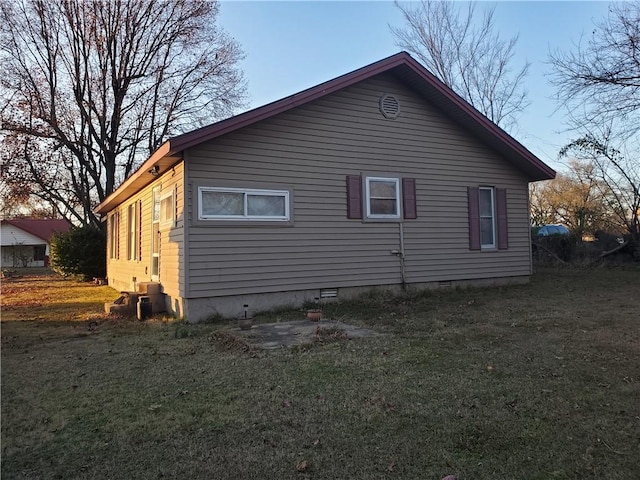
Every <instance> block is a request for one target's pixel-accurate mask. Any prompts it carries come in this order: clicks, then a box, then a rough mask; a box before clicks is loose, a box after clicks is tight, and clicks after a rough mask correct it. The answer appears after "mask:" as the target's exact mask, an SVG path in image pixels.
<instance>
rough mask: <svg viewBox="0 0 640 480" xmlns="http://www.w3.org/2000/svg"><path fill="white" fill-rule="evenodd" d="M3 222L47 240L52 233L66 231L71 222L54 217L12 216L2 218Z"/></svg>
mask: <svg viewBox="0 0 640 480" xmlns="http://www.w3.org/2000/svg"><path fill="white" fill-rule="evenodd" d="M2 223H3V224H9V225H13V226H14V227H18V228H19V229H20V230H24V231H25V232H27V233H30V234H31V235H34V236H36V237H38V238H41V239H42V240H44V241H46V242H48V241H49V239H51V236H52V235H53V234H54V233H59V232H66V231H68V230H69V229H70V228H71V224H70V223H69V222H68V221H67V220H61V219H56V218H46V219H39V218H13V219H9V220H2Z"/></svg>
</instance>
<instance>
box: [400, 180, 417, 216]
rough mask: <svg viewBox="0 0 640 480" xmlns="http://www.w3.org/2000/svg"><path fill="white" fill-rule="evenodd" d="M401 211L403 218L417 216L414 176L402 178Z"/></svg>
mask: <svg viewBox="0 0 640 480" xmlns="http://www.w3.org/2000/svg"><path fill="white" fill-rule="evenodd" d="M402 211H403V213H404V218H405V219H409V220H411V219H414V218H418V209H417V207H416V180H415V178H403V179H402Z"/></svg>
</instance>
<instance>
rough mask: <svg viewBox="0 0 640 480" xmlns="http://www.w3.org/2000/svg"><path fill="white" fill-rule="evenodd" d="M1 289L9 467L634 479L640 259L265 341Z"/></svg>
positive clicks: (329, 313)
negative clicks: (300, 341)
mask: <svg viewBox="0 0 640 480" xmlns="http://www.w3.org/2000/svg"><path fill="white" fill-rule="evenodd" d="M55 285H56V284H55V283H53V284H52V288H53V287H55ZM2 288H3V323H2V385H3V387H2V389H3V390H2V472H1V473H2V476H3V478H18V479H21V478H25V479H26V478H65V479H66V478H142V479H147V478H148V479H152V478H153V479H157V478H220V479H223V478H238V479H246V478H278V479H287V478H295V479H302V478H323V479H324V478H327V479H328V478H353V479H359V478H362V479H365V478H366V479H370V478H424V479H440V478H442V477H444V476H445V475H447V474H456V475H457V477H458V479H460V480H481V479H492V480H493V479H633V478H640V463H639V462H638V458H640V435H639V433H638V432H639V431H640V401H639V399H640V373H639V372H640V328H639V320H640V319H639V317H640V315H639V312H640V295H639V292H640V270H638V269H637V268H636V269H599V270H572V269H563V270H544V271H541V272H539V273H537V274H536V275H534V277H533V279H532V283H531V284H530V285H526V286H513V287H503V288H496V289H471V290H461V291H459V290H450V291H440V292H427V293H424V294H420V293H416V292H409V293H407V294H406V295H404V296H402V297H395V298H394V297H390V296H387V295H384V294H382V293H380V292H378V293H374V294H372V295H370V296H368V297H365V298H363V299H362V300H360V301H359V302H349V303H343V304H339V305H335V306H330V307H326V308H325V311H324V315H325V317H330V318H334V319H338V320H341V321H343V322H347V323H352V324H357V325H360V326H365V327H369V328H373V329H375V330H376V331H378V332H379V333H381V335H376V336H373V337H367V338H363V339H358V340H343V339H340V338H333V337H336V336H335V335H332V334H331V332H325V333H327V336H328V337H330V340H331V341H327V342H314V343H313V344H312V345H309V346H308V347H303V348H295V349H281V350H269V351H257V352H256V351H253V350H252V351H247V350H246V349H242V348H239V347H238V346H237V345H234V343H233V342H232V341H228V335H221V334H220V332H221V329H223V328H225V327H226V326H228V324H224V323H217V324H204V325H185V324H183V323H180V322H175V323H171V322H165V321H160V320H154V321H150V322H146V323H141V322H135V321H124V320H120V321H111V320H99V321H92V322H88V321H77V319H81V318H82V316H83V315H85V314H86V312H88V311H85V313H83V314H82V315H79V316H75V317H74V318H75V319H76V321H69V322H61V321H60V316H59V315H62V316H64V315H66V314H68V312H69V310H67V306H68V304H73V303H74V302H72V301H71V299H68V301H66V302H59V304H58V305H55V304H52V305H50V306H49V309H50V315H51V318H55V319H56V320H57V321H55V322H47V321H43V320H38V321H25V320H26V318H27V317H28V314H27V313H26V312H25V311H23V310H21V307H20V306H13V294H9V293H7V290H5V288H7V283H3V286H2ZM61 288H62V287H61ZM69 288H70V289H71V290H72V289H73V288H77V289H78V292H80V295H83V296H84V295H88V294H89V292H88V290H84V288H86V287H84V286H82V285H77V287H72V286H70V287H69ZM99 288H101V287H91V289H94V290H93V291H97V289H99ZM54 297H55V295H54ZM16 298H18V297H16ZM100 301H102V300H100ZM58 308H60V312H62V313H56V312H58ZM100 308H101V304H99V302H98V301H96V303H95V311H96V312H98V311H99V310H100ZM7 311H9V312H11V315H8V314H5V313H6V312H7ZM43 315H44V314H43ZM303 315H304V313H303V312H302V311H295V310H294V311H279V312H274V313H269V314H265V315H264V316H263V317H262V318H260V319H259V321H276V320H286V319H289V318H295V319H301V318H303ZM10 318H15V319H16V320H18V319H19V320H21V321H12V320H10ZM221 339H226V340H227V341H221Z"/></svg>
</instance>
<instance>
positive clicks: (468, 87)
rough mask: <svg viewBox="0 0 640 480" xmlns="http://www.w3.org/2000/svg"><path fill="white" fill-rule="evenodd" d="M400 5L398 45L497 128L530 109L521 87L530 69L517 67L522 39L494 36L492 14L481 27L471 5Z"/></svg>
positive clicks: (487, 14)
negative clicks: (464, 6) (518, 47)
mask: <svg viewBox="0 0 640 480" xmlns="http://www.w3.org/2000/svg"><path fill="white" fill-rule="evenodd" d="M396 6H397V7H398V8H399V9H400V11H401V12H402V14H403V16H404V19H405V22H406V25H405V26H403V27H391V32H392V33H393V35H394V37H395V39H396V44H397V45H398V46H399V47H400V48H402V49H403V50H406V51H408V52H410V53H411V54H413V55H415V56H416V58H417V59H418V60H419V61H420V62H422V63H423V64H424V65H425V66H426V67H427V69H429V70H430V71H431V72H432V73H433V74H434V75H435V76H436V77H438V78H439V79H440V80H442V82H443V83H445V84H446V85H447V86H449V87H450V88H451V89H452V90H454V91H455V92H456V93H458V94H459V95H460V96H462V97H463V98H464V99H465V100H467V101H468V102H469V103H470V104H471V105H473V106H474V107H475V108H477V109H478V110H479V111H480V112H482V113H483V114H484V115H485V116H486V117H487V118H489V119H490V120H492V121H493V122H494V123H496V124H497V125H499V126H501V127H502V128H505V129H509V128H512V127H514V126H515V125H516V123H517V117H518V114H519V113H520V112H522V110H524V109H525V108H526V107H527V105H528V101H527V95H526V92H525V91H524V89H523V87H522V83H523V80H524V78H525V76H526V75H527V72H528V70H529V64H528V63H526V62H525V63H524V65H522V66H521V67H518V68H515V67H513V64H514V61H513V60H514V54H515V48H516V44H517V42H518V37H517V36H516V37H513V38H510V39H509V40H503V39H501V38H500V36H499V35H498V34H496V33H494V18H493V16H494V9H493V8H491V9H488V10H486V11H485V12H484V15H483V17H482V19H481V21H479V22H477V21H476V5H475V3H473V2H472V3H469V6H468V7H467V9H466V10H464V9H463V8H462V7H460V6H459V5H457V4H455V3H453V2H441V1H435V0H422V1H421V2H420V3H419V4H417V5H416V4H413V3H411V4H407V5H403V4H400V3H398V2H397V1H396Z"/></svg>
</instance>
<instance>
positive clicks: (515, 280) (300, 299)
mask: <svg viewBox="0 0 640 480" xmlns="http://www.w3.org/2000/svg"><path fill="white" fill-rule="evenodd" d="M525 283H529V276H528V275H522V276H516V277H502V278H483V279H470V280H451V281H446V282H429V283H413V284H410V285H407V289H410V290H413V291H416V290H417V291H420V290H434V289H439V288H469V287H492V286H500V285H514V284H525ZM335 290H337V296H336V297H333V298H329V299H320V303H321V304H323V303H327V302H331V301H334V302H335V301H341V300H351V299H354V298H357V297H359V296H361V295H363V294H365V293H368V292H371V291H372V290H374V291H388V292H392V293H401V292H402V287H401V285H379V286H365V287H343V288H337V289H335ZM317 298H321V295H320V290H319V289H314V290H296V291H289V292H273V293H259V294H251V295H233V296H225V297H208V298H184V299H173V303H175V304H176V307H178V308H180V307H181V308H182V314H179V312H177V311H175V309H173V308H171V309H170V310H169V311H171V312H172V313H174V315H176V316H178V317H184V318H185V319H186V320H187V321H188V322H191V323H197V322H201V321H206V320H213V319H215V318H239V317H240V316H242V315H243V314H244V308H243V306H244V305H249V314H250V315H251V316H253V315H255V314H256V313H258V312H261V311H267V310H273V309H275V308H299V307H301V306H302V305H303V304H305V303H315V300H316V299H317ZM167 303H169V302H167Z"/></svg>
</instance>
